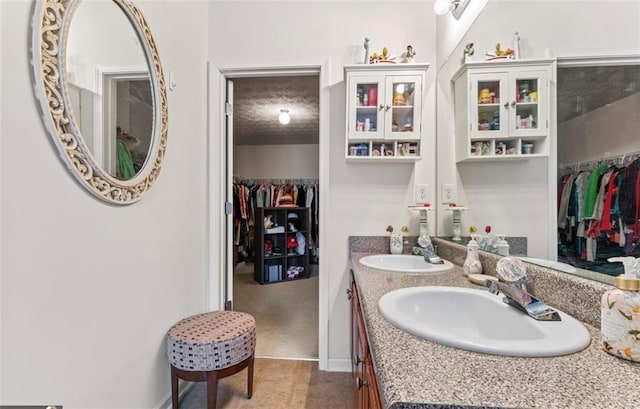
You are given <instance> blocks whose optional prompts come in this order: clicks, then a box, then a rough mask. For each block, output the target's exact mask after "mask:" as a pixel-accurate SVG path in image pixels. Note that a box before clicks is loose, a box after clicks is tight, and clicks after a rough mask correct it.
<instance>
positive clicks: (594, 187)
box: [557, 157, 640, 275]
mask: <svg viewBox="0 0 640 409" xmlns="http://www.w3.org/2000/svg"><path fill="white" fill-rule="evenodd" d="M591 165H592V166H591V169H589V167H584V166H577V167H576V168H575V169H574V170H573V171H572V172H570V173H567V174H564V175H561V176H560V177H559V178H558V189H557V192H558V198H559V199H558V238H559V249H558V254H559V256H561V257H565V258H566V259H567V260H568V261H570V262H572V264H574V265H576V266H578V267H586V268H589V269H591V270H596V271H600V272H604V273H606V274H611V275H616V274H619V273H620V272H619V271H617V270H616V271H615V274H614V273H613V272H612V271H611V270H612V267H611V264H609V263H607V261H606V260H607V259H608V258H609V257H614V256H624V255H635V256H640V246H639V243H640V220H639V216H640V158H638V157H636V158H635V160H633V161H632V162H631V163H629V164H624V163H622V164H618V165H617V166H616V164H615V163H614V162H613V161H611V162H609V163H601V161H599V162H595V163H591ZM636 253H639V254H636ZM580 262H583V263H580Z"/></svg>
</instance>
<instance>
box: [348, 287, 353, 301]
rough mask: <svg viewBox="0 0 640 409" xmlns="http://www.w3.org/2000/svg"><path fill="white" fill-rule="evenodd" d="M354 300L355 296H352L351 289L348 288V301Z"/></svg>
mask: <svg viewBox="0 0 640 409" xmlns="http://www.w3.org/2000/svg"><path fill="white" fill-rule="evenodd" d="M352 298H353V294H351V289H350V288H347V300H350V299H352Z"/></svg>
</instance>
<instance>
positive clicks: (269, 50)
mask: <svg viewBox="0 0 640 409" xmlns="http://www.w3.org/2000/svg"><path fill="white" fill-rule="evenodd" d="M209 33H210V49H209V50H210V51H209V55H210V56H211V60H212V62H213V63H214V64H216V65H217V66H222V67H233V66H240V67H243V66H261V67H262V66H273V65H299V64H304V63H308V62H309V61H312V62H318V61H326V60H329V62H330V72H329V73H328V74H329V78H330V83H331V86H330V117H331V118H330V121H331V124H330V129H329V132H328V134H330V140H329V141H328V143H329V149H330V160H329V163H327V164H324V165H326V166H327V167H328V168H329V179H330V180H329V181H328V182H329V183H330V188H329V192H327V196H326V197H330V201H323V196H322V194H321V196H320V201H321V202H320V206H321V207H322V206H325V210H326V211H327V216H326V218H325V220H327V228H326V229H325V230H324V231H322V232H321V234H322V235H326V236H325V237H327V243H328V246H327V248H321V249H320V254H321V257H323V256H324V258H323V259H321V262H322V260H324V262H326V264H327V265H326V266H324V267H323V266H322V265H321V269H322V268H326V270H325V271H326V272H327V274H328V277H327V279H328V300H327V304H328V311H326V314H327V316H328V322H329V323H328V328H324V329H321V333H327V332H328V337H329V345H328V352H327V353H328V360H329V363H328V366H329V369H342V370H349V368H350V366H349V365H350V363H349V360H348V359H349V309H348V303H347V299H346V297H345V292H344V291H345V289H346V288H347V283H348V278H349V270H348V268H349V265H348V249H347V238H348V236H349V235H385V234H386V232H385V228H386V226H387V225H389V224H393V225H394V226H396V228H397V229H399V228H400V226H401V225H402V224H410V226H411V228H412V229H413V232H414V233H415V234H417V229H418V226H417V224H418V220H417V216H416V217H414V218H413V219H412V216H411V215H410V214H409V212H408V211H407V205H408V204H409V203H410V202H411V201H412V198H413V184H414V182H417V183H427V184H430V186H432V187H433V186H434V184H435V173H434V172H435V122H434V121H433V118H434V117H435V89H434V78H435V70H433V69H430V70H429V71H428V74H427V81H426V90H425V94H426V100H425V103H424V112H423V115H424V117H425V118H426V119H427V121H426V123H425V125H424V127H423V130H424V134H425V136H424V139H423V153H424V158H423V159H422V160H421V161H420V162H418V163H417V164H416V165H415V166H414V165H413V164H362V163H347V162H345V158H344V156H345V140H344V138H345V109H346V108H345V85H344V79H343V75H344V74H343V66H344V65H345V64H353V63H359V62H361V61H362V60H363V57H364V49H363V47H362V44H363V41H364V37H365V36H366V37H369V38H370V39H371V42H370V49H371V51H372V52H374V51H375V52H380V51H381V50H382V47H383V46H386V47H388V49H389V51H390V53H391V54H392V55H396V56H400V54H401V53H402V52H403V51H404V50H405V49H406V46H407V45H408V44H411V45H412V46H413V48H414V49H415V50H416V51H417V55H416V61H418V62H432V63H433V62H434V61H435V16H434V13H433V3H432V2H416V1H380V2H377V1H376V2H362V1H315V2H310V1H305V2H260V1H256V2H231V1H227V2H214V3H212V4H211V26H210V32H209ZM228 39H234V40H233V41H229V40H228ZM320 143H321V146H322V143H323V142H322V141H321V142H320ZM325 143H326V142H325ZM321 177H322V176H321ZM412 222H413V223H412ZM321 273H322V272H321ZM321 356H322V351H321Z"/></svg>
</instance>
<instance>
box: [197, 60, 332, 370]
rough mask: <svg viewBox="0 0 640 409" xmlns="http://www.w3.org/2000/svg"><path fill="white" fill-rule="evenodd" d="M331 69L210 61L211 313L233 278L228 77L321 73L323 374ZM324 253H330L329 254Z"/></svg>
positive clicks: (326, 63) (322, 64)
mask: <svg viewBox="0 0 640 409" xmlns="http://www.w3.org/2000/svg"><path fill="white" fill-rule="evenodd" d="M330 67H331V60H330V59H324V60H317V61H312V62H310V63H304V64H296V63H293V64H280V65H267V66H265V65H246V64H237V65H233V64H231V65H228V66H224V67H222V66H216V65H215V63H213V62H209V63H208V70H207V71H208V87H209V95H208V103H209V109H208V111H207V117H208V128H209V129H208V155H207V156H208V157H207V163H208V180H207V185H208V203H207V209H208V223H207V253H208V267H207V270H208V273H207V285H206V300H207V308H208V309H209V310H211V311H213V310H221V309H224V305H225V302H226V301H227V300H226V294H225V292H226V291H228V288H227V287H226V281H225V278H226V277H225V274H220V272H221V271H226V272H227V276H229V277H231V274H233V271H228V268H227V265H228V260H227V259H228V255H227V254H230V252H227V249H226V246H227V244H230V241H228V236H227V232H226V228H225V226H226V225H227V223H229V222H230V219H231V215H229V216H225V214H224V208H225V204H224V201H225V197H226V189H227V183H232V176H233V169H230V172H229V176H228V180H226V181H225V178H226V177H227V176H226V175H227V169H228V166H229V165H230V164H231V165H232V163H233V158H231V161H230V163H229V161H227V160H226V153H227V151H228V148H229V147H228V146H227V140H226V129H225V102H226V84H227V80H228V79H234V78H243V77H244V78H247V77H263V76H294V75H305V74H313V73H317V74H318V75H319V82H320V84H319V87H320V90H319V109H320V112H319V114H320V123H319V129H320V134H319V172H318V174H319V196H320V197H319V203H318V204H319V222H318V229H319V231H321V232H322V234H321V235H320V238H319V243H318V248H319V252H318V263H319V266H318V269H319V277H318V281H319V283H318V287H319V288H318V300H319V301H318V338H319V339H318V361H319V362H318V363H319V368H320V370H327V369H328V361H329V359H328V358H329V271H328V267H329V266H328V260H327V258H326V257H325V256H324V250H326V249H327V248H328V240H327V237H328V236H329V235H330V231H329V230H330V225H329V223H327V214H328V204H329V193H330V192H329V177H330V173H329V160H330V154H329V152H330V110H329V108H330V88H329V87H330V85H331V81H330ZM323 249H324V250H323Z"/></svg>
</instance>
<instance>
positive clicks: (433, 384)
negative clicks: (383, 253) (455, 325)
mask: <svg viewBox="0 0 640 409" xmlns="http://www.w3.org/2000/svg"><path fill="white" fill-rule="evenodd" d="M387 248H388V247H387ZM441 248H442V245H441ZM376 250H377V249H373V250H371V251H368V252H360V251H361V249H360V250H359V249H357V246H355V247H353V246H352V247H351V264H352V267H353V271H354V276H355V280H356V284H357V286H358V290H359V295H360V303H361V306H362V311H363V314H364V321H365V327H366V330H367V335H368V338H369V344H370V348H371V354H372V356H373V361H374V368H375V372H376V377H377V379H378V385H379V388H380V394H381V397H382V401H383V406H384V407H385V408H393V409H396V408H462V407H464V408H545V409H546V408H632V407H638V404H639V403H638V402H640V389H638V386H637V380H638V379H640V364H637V363H632V362H628V361H625V360H622V359H619V358H616V357H614V356H611V355H609V354H607V353H606V352H604V351H603V350H602V347H601V343H600V330H599V327H596V326H594V325H593V324H592V325H589V324H588V323H585V325H586V327H587V329H588V330H589V333H590V335H591V344H590V345H589V346H588V347H587V348H586V349H585V350H583V351H581V352H578V353H576V354H572V355H566V356H560V357H553V358H515V357H503V356H494V355H487V354H481V353H476V352H470V351H465V350H461V349H457V348H451V347H447V346H444V345H440V344H436V343H434V342H430V341H426V340H423V339H421V338H418V337H415V336H413V335H411V334H409V333H407V332H404V331H402V330H400V329H398V328H396V327H394V326H393V325H391V324H390V323H389V322H388V321H387V320H386V319H385V318H384V317H382V315H380V313H379V311H378V305H377V304H378V300H379V299H380V297H381V296H382V295H384V294H385V293H387V292H388V291H391V290H394V289H398V288H404V287H415V286H425V285H428V286H459V287H469V288H482V287H480V286H476V285H474V284H472V283H470V282H469V281H468V280H467V279H466V278H465V277H464V276H463V275H462V269H461V268H460V267H458V266H455V267H454V268H453V269H452V270H449V271H446V272H441V273H435V274H433V273H432V274H430V275H428V276H425V275H410V274H403V273H394V272H386V271H382V270H377V269H373V268H368V267H365V266H364V265H362V264H360V263H359V259H360V258H361V257H363V256H365V255H368V254H374V253H379V251H376ZM442 253H446V252H444V251H443V252H442ZM440 255H441V256H443V254H440ZM445 258H446V257H445ZM450 261H452V262H454V263H455V262H456V260H452V259H450ZM536 270H539V271H540V273H541V274H544V273H545V272H544V271H542V270H546V269H544V268H540V269H536ZM549 274H552V273H549ZM556 274H557V273H556ZM595 285H596V289H598V290H599V289H602V288H606V287H598V286H599V285H601V284H595ZM539 286H540V288H541V289H543V288H544V287H545V286H544V283H542V281H541V282H540V284H539ZM600 294H602V293H601V292H600ZM542 299H543V300H545V299H544V298H542ZM549 304H550V305H551V306H553V307H556V308H558V309H560V310H562V311H565V312H567V313H569V314H571V315H573V316H574V317H576V315H578V314H574V313H573V311H572V312H569V311H567V309H563V308H561V306H558V305H553V304H552V303H549ZM594 309H597V310H598V311H599V303H598V305H597V306H596V307H594ZM591 315H593V314H591ZM586 316H589V313H587V314H586ZM583 321H585V320H584V319H583ZM598 325H599V323H598Z"/></svg>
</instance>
